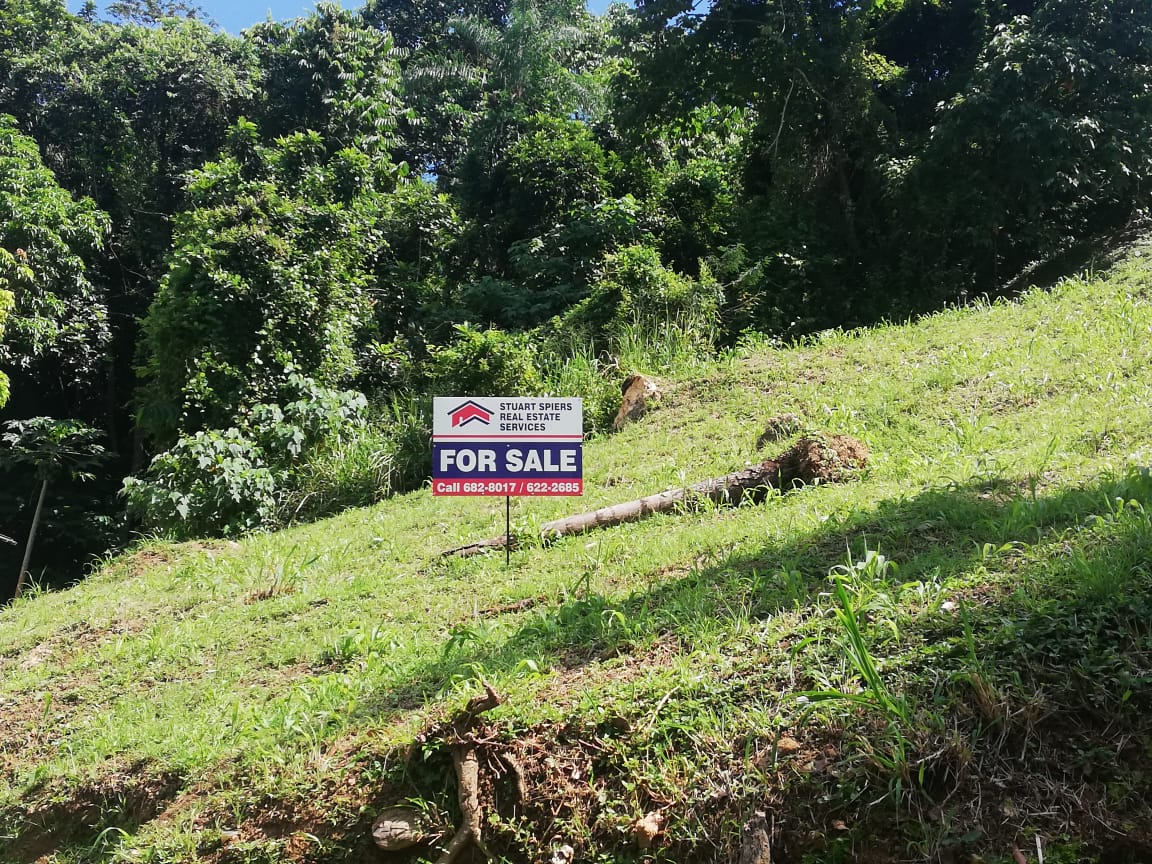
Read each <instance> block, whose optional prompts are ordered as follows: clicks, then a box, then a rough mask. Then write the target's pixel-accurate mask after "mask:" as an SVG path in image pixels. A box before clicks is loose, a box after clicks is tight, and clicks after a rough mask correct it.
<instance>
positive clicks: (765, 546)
mask: <svg viewBox="0 0 1152 864" xmlns="http://www.w3.org/2000/svg"><path fill="white" fill-rule="evenodd" d="M1149 251H1152V250H1149V249H1147V248H1144V249H1140V248H1137V249H1136V250H1134V251H1133V253H1132V255H1131V256H1130V257H1129V259H1128V260H1127V261H1125V262H1124V263H1122V264H1121V265H1119V266H1118V267H1117V268H1116V269H1115V270H1113V271H1112V272H1110V273H1109V274H1107V275H1106V276H1104V277H1101V278H1096V279H1091V280H1085V281H1080V280H1073V281H1069V282H1066V283H1064V284H1062V285H1061V286H1059V287H1057V288H1056V289H1054V290H1053V291H1051V292H1048V293H1041V292H1035V293H1032V294H1030V295H1028V296H1027V297H1025V298H1023V300H1022V301H1021V302H1019V303H1011V304H1008V303H1004V304H1000V303H997V304H995V305H990V306H982V307H977V308H973V309H966V310H962V311H955V312H948V313H945V314H940V315H937V316H933V317H931V318H928V319H926V320H923V321H920V322H917V323H914V324H911V325H908V326H890V327H882V328H878V329H874V330H869V331H866V332H862V333H859V334H847V335H845V334H830V335H827V336H826V337H825V338H823V339H821V340H818V341H817V342H815V343H813V344H810V345H805V346H800V347H794V348H788V349H777V348H773V347H771V346H768V345H757V344H749V345H747V346H745V347H744V348H743V349H741V350H739V351H736V352H734V353H732V354H731V355H730V356H727V357H725V358H724V359H723V360H721V361H718V362H716V363H715V364H713V365H708V366H702V367H700V368H698V369H695V370H689V371H687V372H685V373H683V374H678V375H677V376H675V380H671V376H669V380H668V381H667V385H668V388H667V389H668V396H667V398H666V399H665V401H664V403H663V404H662V406H661V407H660V409H659V410H658V411H657V412H655V413H653V414H651V415H650V416H649V417H648V418H647V419H645V420H643V421H642V422H640V423H639V424H637V425H634V426H632V427H630V428H629V429H628V430H626V431H625V432H623V433H621V434H619V435H616V436H612V437H608V438H603V439H599V440H595V441H592V442H590V443H589V444H588V445H587V449H586V451H585V465H586V471H587V484H586V485H587V494H586V496H585V498H584V499H582V500H581V501H578V502H576V501H573V500H571V499H569V500H565V499H536V500H521V501H515V502H514V504H513V520H514V523H515V525H516V527H517V528H518V530H519V531H521V532H524V533H531V532H532V531H533V528H534V526H536V525H538V524H539V523H540V522H542V521H545V520H547V519H550V518H554V517H557V516H560V515H563V514H565V513H568V512H574V511H575V510H576V509H585V508H591V507H594V506H598V505H603V504H608V503H614V502H618V501H623V500H627V499H630V498H634V497H638V496H639V495H643V494H648V493H651V492H657V491H660V490H661V489H664V488H666V487H669V486H674V485H678V484H682V483H685V482H694V481H696V480H701V479H705V478H707V477H710V476H714V475H717V474H722V473H725V472H728V471H732V470H735V469H738V468H740V467H742V466H744V465H745V463H746V462H748V461H750V460H754V459H757V458H762V457H758V455H757V453H756V451H755V449H754V444H755V441H756V439H757V436H758V435H759V434H760V432H761V431H762V429H763V427H764V423H765V420H766V419H767V418H769V417H771V416H773V415H779V414H782V413H785V412H790V413H795V414H797V415H799V416H800V417H801V418H802V419H803V423H804V425H805V426H806V427H807V428H809V429H823V430H828V431H830V432H837V433H846V434H850V435H854V436H857V437H859V438H861V439H863V440H864V441H865V442H866V443H867V445H868V446H869V448H870V450H871V453H872V461H871V465H870V467H869V468H868V470H867V471H866V472H865V473H864V474H863V475H862V476H860V477H859V478H858V479H857V480H856V481H854V482H850V483H846V484H843V485H828V486H821V487H814V488H808V489H804V490H801V491H797V492H793V493H789V494H786V495H775V496H773V497H771V498H770V499H769V500H768V501H766V502H765V503H763V504H761V505H756V506H742V507H738V508H716V507H708V508H699V509H697V510H695V511H693V512H689V513H682V514H679V515H671V516H659V517H656V518H652V519H649V520H647V521H644V522H641V523H637V524H634V525H630V526H624V527H619V528H615V529H610V530H606V531H602V532H600V533H596V534H590V535H586V536H584V537H579V538H568V539H565V540H562V541H559V542H557V543H555V544H553V545H550V546H547V547H542V546H540V545H538V544H537V545H530V546H529V547H528V548H523V549H521V550H518V551H517V552H515V554H514V555H513V561H512V567H511V569H505V567H504V558H503V555H502V554H492V555H489V556H484V557H479V558H471V559H450V560H445V559H441V558H439V557H438V554H437V553H438V551H439V550H442V549H446V548H449V547H452V546H456V545H459V544H461V543H464V542H467V541H469V540H474V539H478V538H481V537H485V536H489V535H491V534H495V533H499V531H500V530H501V528H502V517H503V512H502V511H503V501H502V500H498V499H491V500H484V499H433V498H432V497H431V495H430V494H429V493H428V492H427V491H423V492H418V493H414V494H410V495H406V496H403V497H399V498H396V499H394V500H392V501H389V502H387V503H385V504H382V505H380V506H377V507H374V508H370V509H365V510H359V511H355V512H349V513H346V514H344V515H343V516H340V517H338V518H335V519H330V520H327V521H324V522H320V523H316V524H312V525H307V526H302V527H298V528H295V529H292V530H289V531H285V532H282V533H278V534H275V535H268V536H256V537H252V538H250V539H247V540H245V541H243V542H241V543H224V542H207V543H199V544H185V545H180V546H165V545H149V546H147V547H144V548H141V549H139V550H138V551H136V552H135V553H134V554H132V555H130V556H127V557H125V558H121V559H118V560H114V561H110V562H108V563H107V565H106V566H104V567H102V568H101V569H100V570H99V572H97V573H96V574H94V575H93V576H92V577H91V578H90V579H88V580H87V581H85V582H84V583H83V584H81V585H79V586H77V587H75V588H73V589H71V590H69V591H64V592H60V593H53V594H42V595H39V596H31V597H28V598H26V599H23V600H21V601H19V602H18V603H16V604H15V605H13V606H11V607H9V608H7V609H5V610H4V611H2V612H0V651H2V652H3V653H2V656H0V669H2V680H0V730H3V732H0V760H2V761H0V765H2V773H0V861H4V862H12V864H16V862H32V861H44V862H79V861H105V860H107V861H141V862H185V861H193V860H205V861H214V862H219V864H224V862H253V864H255V862H279V861H296V862H304V861H315V862H345V861H348V862H360V861H385V860H396V861H409V860H415V859H417V858H421V857H423V858H424V859H427V860H434V859H435V857H436V855H437V852H436V850H435V848H433V847H428V846H425V847H421V848H417V849H416V850H414V852H413V853H411V854H409V855H406V856H405V855H395V856H392V857H391V858H389V857H388V856H387V855H385V854H384V853H381V852H378V851H377V850H376V849H375V848H374V847H373V845H372V841H371V838H370V836H369V829H370V826H371V824H372V820H373V818H374V817H375V814H376V813H377V812H378V811H379V810H380V809H381V808H382V807H385V806H388V805H391V804H395V803H399V802H404V801H407V800H412V801H415V802H417V804H418V806H420V807H421V808H423V809H424V810H425V811H426V812H427V814H428V815H427V818H428V819H429V821H430V822H432V823H436V824H439V825H441V826H442V828H443V830H444V832H445V836H448V835H449V834H450V833H451V830H452V825H453V823H454V822H455V821H456V819H457V818H458V817H459V811H458V808H457V805H456V797H455V785H454V782H455V781H454V774H453V771H452V763H451V759H450V757H449V755H448V752H447V750H446V749H445V748H444V746H442V745H440V744H438V743H437V742H436V741H429V742H427V743H425V744H424V745H422V746H416V747H410V745H411V744H412V742H413V739H414V736H416V735H417V734H418V733H419V732H420V731H421V730H422V729H425V728H426V727H427V726H428V725H429V724H430V723H431V722H433V721H435V720H437V719H442V718H444V717H445V716H447V715H448V714H449V713H450V712H452V711H454V710H457V709H459V708H460V707H461V706H462V705H463V704H464V703H465V702H466V701H467V700H468V698H469V697H471V696H474V695H476V694H477V693H479V692H480V690H481V688H480V684H479V681H480V680H481V679H486V680H487V681H489V682H491V683H492V685H493V686H494V687H495V688H496V690H497V691H499V692H500V693H501V694H503V695H504V696H505V697H506V701H505V703H504V704H503V705H501V706H500V707H499V708H497V709H496V710H494V711H491V712H490V713H488V714H486V715H485V716H484V718H483V726H482V729H481V730H480V732H479V733H478V734H479V736H480V738H481V739H482V740H481V755H482V765H481V768H482V776H483V777H484V778H486V779H485V784H484V792H485V796H486V798H487V803H488V805H489V807H488V813H489V822H488V824H487V825H486V840H487V843H488V848H489V851H490V852H491V853H492V855H493V856H494V857H496V858H503V859H508V860H512V861H547V860H550V859H552V857H553V856H554V855H556V854H558V853H557V852H556V850H558V849H560V848H561V847H562V846H564V845H568V846H571V847H572V850H573V855H574V857H573V859H572V860H579V861H628V860H640V859H642V858H648V859H652V860H661V861H737V860H741V840H742V831H743V829H742V826H744V825H745V824H746V823H747V822H748V821H749V820H750V819H754V814H755V813H757V812H762V813H764V814H765V816H764V819H763V823H762V824H763V826H764V828H765V830H766V832H767V833H768V834H769V835H770V842H771V846H772V852H773V860H774V861H777V862H783V861H806V860H807V861H847V860H867V861H896V860H910V861H911V860H940V861H968V860H973V861H974V860H982V861H986V862H993V861H1012V860H1014V858H1013V856H1014V848H1013V847H1014V846H1017V847H1019V849H1020V850H1022V852H1021V854H1022V855H1024V856H1025V857H1026V859H1027V860H1037V859H1038V852H1037V850H1038V848H1039V849H1041V850H1043V855H1044V860H1046V861H1049V862H1054V861H1077V860H1107V861H1141V860H1152V804H1150V802H1152V735H1150V732H1152V480H1149V479H1148V472H1147V470H1146V468H1145V467H1144V466H1147V465H1152V365H1150V364H1152V302H1150V291H1152V265H1150V264H1149V263H1148V262H1147V260H1146V255H1147V253H1148V252H1149ZM1142 252H1143V253H1145V254H1141V253H1142ZM786 446H787V441H784V442H780V443H777V444H771V445H768V447H767V448H766V452H769V453H770V452H774V451H776V450H781V449H783V448H784V447H786ZM830 577H831V578H830ZM836 694H839V695H836ZM516 775H518V779H517V776H516ZM520 785H522V786H523V787H524V788H523V791H524V792H526V793H527V794H526V795H523V796H522V795H521V790H520V789H518V786H520ZM652 814H657V815H656V816H653V815H652ZM644 817H649V818H648V821H647V823H646V824H647V826H649V827H653V826H655V825H657V824H659V826H660V828H661V830H660V833H659V834H658V835H656V836H655V838H653V839H652V840H651V842H650V844H649V846H648V848H646V849H641V848H640V847H641V845H642V843H643V842H646V841H647V840H648V837H647V833H648V832H646V831H645V830H643V827H642V828H641V829H637V827H636V825H637V821H638V820H641V821H643V819H644ZM753 824H754V825H755V824H759V823H756V822H755V821H754V822H753ZM972 856H977V857H972ZM557 860H560V861H564V860H568V859H567V858H566V853H563V852H561V853H559V858H558V859H557ZM744 860H745V861H748V860H750V859H749V858H747V857H745V859H744Z"/></svg>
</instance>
